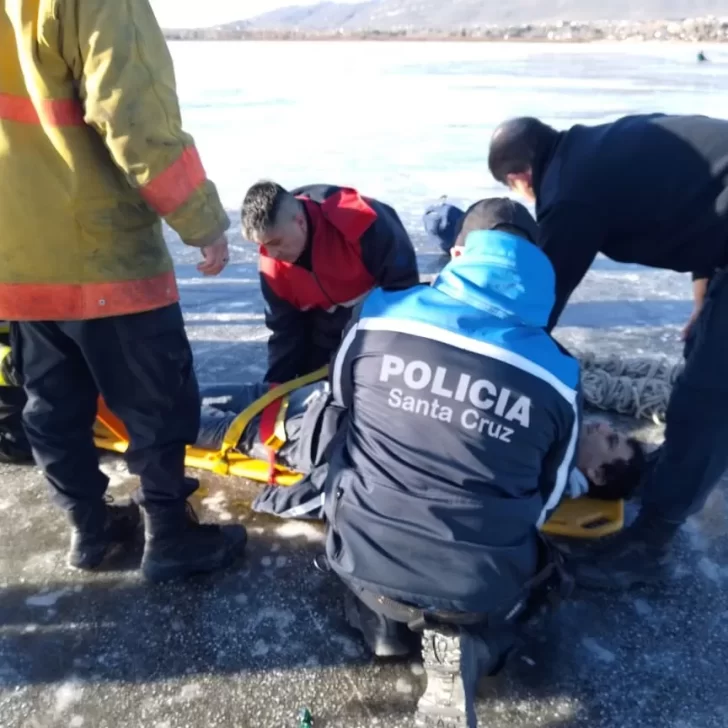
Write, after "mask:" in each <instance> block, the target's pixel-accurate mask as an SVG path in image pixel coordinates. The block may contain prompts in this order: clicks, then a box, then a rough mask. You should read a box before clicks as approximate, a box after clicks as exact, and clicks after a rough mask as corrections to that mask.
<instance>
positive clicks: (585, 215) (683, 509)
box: [489, 114, 728, 588]
mask: <svg viewBox="0 0 728 728" xmlns="http://www.w3.org/2000/svg"><path fill="white" fill-rule="evenodd" d="M489 165H490V171H491V173H492V174H493V176H494V177H495V178H496V179H497V180H498V181H500V182H502V183H503V184H506V185H508V187H510V188H511V189H512V190H514V191H516V192H519V193H521V194H522V195H524V196H525V197H527V198H528V199H530V200H532V201H535V202H536V211H537V217H538V223H539V227H540V229H541V246H542V248H543V250H544V251H545V253H546V254H547V255H548V257H549V258H550V260H551V262H552V263H553V265H554V268H555V270H556V306H555V307H554V310H553V312H552V314H551V317H550V321H549V326H550V327H553V326H554V325H555V324H556V322H557V321H558V318H559V316H560V314H561V312H562V310H563V308H564V305H565V304H566V302H567V300H568V298H569V296H570V295H571V293H572V292H573V290H574V288H575V287H576V286H577V285H578V283H579V282H580V281H581V279H582V278H583V276H584V274H585V273H586V272H587V270H588V269H589V267H590V265H591V263H592V261H593V260H594V258H595V257H596V255H597V254H598V253H600V252H601V253H604V254H605V255H607V256H609V257H610V258H612V259H613V260H617V261H621V262H625V263H640V264H642V265H648V266H652V267H655V268H665V269H668V270H674V271H678V272H693V275H694V278H696V279H698V280H704V279H707V278H708V277H710V278H711V283H710V288H709V290H708V293H707V295H706V297H705V301H704V303H703V305H702V307H701V308H700V312H699V315H698V316H697V317H696V320H695V322H694V323H693V324H692V325H691V326H690V342H689V346H688V347H686V362H685V370H684V373H683V375H682V376H681V377H680V379H679V380H678V382H677V383H676V384H675V387H674V389H673V393H672V398H671V400H670V405H669V407H668V410H667V421H666V426H667V429H666V434H665V444H664V446H663V447H662V448H661V450H660V455H659V457H658V459H657V462H656V464H655V467H654V468H653V469H652V470H651V472H650V475H649V476H648V478H647V482H646V484H645V488H644V498H643V506H642V510H641V512H640V515H639V517H638V519H637V521H636V523H635V524H634V525H633V526H632V527H631V528H630V529H628V530H627V531H626V532H625V533H624V534H622V537H621V538H618V539H616V540H615V541H614V542H613V543H612V545H611V547H610V548H609V549H608V551H607V552H606V553H605V554H603V555H602V558H601V559H600V560H599V561H598V562H597V563H594V562H593V561H590V563H587V564H584V565H583V567H582V568H581V569H580V570H579V572H577V578H578V579H579V580H580V581H581V582H582V583H583V584H584V585H585V586H594V587H604V588H628V587H630V586H632V585H634V584H637V583H640V582H645V581H652V580H659V579H661V578H664V576H665V574H666V570H665V566H666V563H667V559H666V557H667V556H668V553H669V546H670V543H671V542H672V540H673V537H674V535H675V534H676V532H677V529H678V528H679V526H680V525H681V524H682V523H683V522H684V521H685V520H686V519H687V518H688V517H689V516H690V515H691V514H694V513H696V512H697V511H699V510H700V509H701V508H702V507H703V505H704V504H705V502H706V499H707V497H708V495H709V494H710V492H711V490H712V489H713V488H714V487H715V485H716V484H717V483H718V481H719V480H720V478H721V476H722V475H723V474H724V473H725V471H726V468H727V467H728V447H726V446H725V443H726V442H728V377H726V372H727V371H728V272H727V270H726V266H728V121H723V120H719V119H712V118H708V117H704V116H666V115H663V114H653V115H645V116H631V117H625V118H623V119H619V120H618V121H615V122H613V123H611V124H603V125H601V126H595V127H586V126H575V127H572V128H571V129H569V130H567V131H565V132H558V131H556V130H555V129H552V128H551V127H550V126H548V125H546V124H544V123H543V122H541V121H539V120H538V119H533V118H521V119H514V120H511V121H508V122H505V123H504V124H502V125H501V126H500V127H499V128H498V129H496V131H495V133H494V135H493V139H492V143H491V148H490V156H489ZM701 285H702V284H701ZM698 303H699V302H698Z"/></svg>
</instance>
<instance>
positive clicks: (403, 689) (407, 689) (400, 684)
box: [394, 677, 412, 695]
mask: <svg viewBox="0 0 728 728" xmlns="http://www.w3.org/2000/svg"><path fill="white" fill-rule="evenodd" d="M394 689H395V690H396V691H397V692H398V693H403V694H406V695H409V694H410V693H411V692H412V683H410V682H409V681H408V680H405V679H404V678H403V677H401V678H399V680H397V682H396V683H395V685H394Z"/></svg>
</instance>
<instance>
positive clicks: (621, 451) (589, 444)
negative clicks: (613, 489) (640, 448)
mask: <svg viewBox="0 0 728 728" xmlns="http://www.w3.org/2000/svg"><path fill="white" fill-rule="evenodd" d="M633 455H634V446H633V445H632V444H631V443H630V442H629V441H628V438H627V436H626V435H624V434H623V433H621V432H618V431H617V430H615V429H614V428H613V427H612V426H611V425H610V424H608V423H606V422H600V421H598V420H594V421H591V422H586V423H584V425H583V426H582V428H581V438H580V440H579V455H578V458H577V467H578V468H579V470H581V472H582V473H584V475H586V476H587V478H589V480H591V481H592V482H593V483H594V484H595V485H603V484H604V472H603V470H602V466H604V465H606V464H608V463H613V462H616V461H617V460H630V459H631V458H632V457H633Z"/></svg>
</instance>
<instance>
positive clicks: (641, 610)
mask: <svg viewBox="0 0 728 728" xmlns="http://www.w3.org/2000/svg"><path fill="white" fill-rule="evenodd" d="M632 606H633V607H634V611H635V612H637V614H639V615H640V617H649V616H651V615H652V607H651V606H650V605H649V603H648V602H647V601H646V600H644V599H635V600H634V602H632Z"/></svg>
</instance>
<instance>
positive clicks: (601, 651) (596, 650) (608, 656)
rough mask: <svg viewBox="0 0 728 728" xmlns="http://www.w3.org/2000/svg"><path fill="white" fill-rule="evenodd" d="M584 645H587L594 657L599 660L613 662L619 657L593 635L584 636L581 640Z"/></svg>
mask: <svg viewBox="0 0 728 728" xmlns="http://www.w3.org/2000/svg"><path fill="white" fill-rule="evenodd" d="M581 644H582V646H583V647H585V648H586V649H587V650H588V651H589V653H590V654H591V655H592V657H594V658H596V659H597V660H599V662H604V663H607V664H608V663H612V662H614V661H615V660H616V659H617V657H616V655H615V654H614V653H613V652H610V651H609V650H608V649H606V648H605V647H602V646H601V645H600V644H599V643H598V642H597V641H596V640H595V639H592V638H591V637H584V638H583V639H582V641H581Z"/></svg>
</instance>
